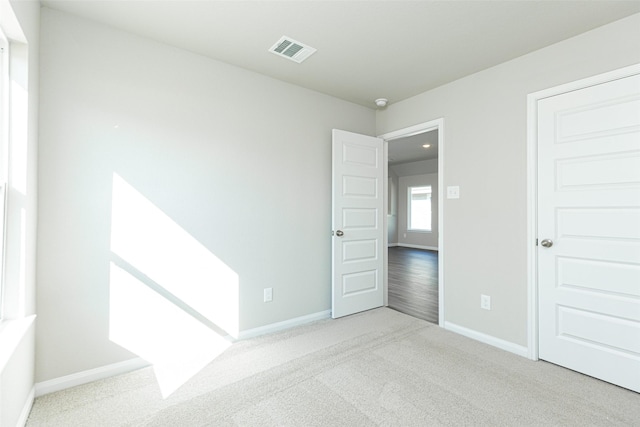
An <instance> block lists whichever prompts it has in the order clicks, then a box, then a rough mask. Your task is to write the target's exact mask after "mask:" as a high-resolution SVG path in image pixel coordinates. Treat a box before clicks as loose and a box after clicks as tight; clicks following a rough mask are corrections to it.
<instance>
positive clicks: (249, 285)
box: [36, 8, 375, 381]
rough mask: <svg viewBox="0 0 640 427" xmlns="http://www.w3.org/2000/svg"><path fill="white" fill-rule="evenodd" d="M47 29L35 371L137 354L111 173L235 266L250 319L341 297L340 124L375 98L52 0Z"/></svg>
mask: <svg viewBox="0 0 640 427" xmlns="http://www.w3.org/2000/svg"><path fill="white" fill-rule="evenodd" d="M41 32H42V37H41V40H42V46H41V52H42V55H41V67H42V68H41V69H42V70H43V73H42V79H41V122H40V124H41V138H40V151H39V158H40V170H39V172H40V175H39V184H40V190H41V191H40V206H39V214H40V217H39V220H40V222H39V233H38V260H39V262H38V277H39V283H38V316H39V317H38V329H37V348H38V353H37V365H36V366H37V372H36V373H37V381H45V380H49V379H53V378H57V377H60V376H64V375H69V374H72V373H76V372H79V371H84V370H88V369H91V368H96V367H100V366H104V365H108V364H112V363H116V362H120V361H124V360H126V359H130V358H132V357H134V354H132V353H130V352H129V351H127V350H125V349H124V348H121V347H120V346H118V345H116V344H115V343H113V342H111V341H110V337H109V332H110V331H109V326H110V325H109V322H110V316H111V315H112V313H110V302H109V298H110V264H111V262H112V261H113V259H114V254H113V253H112V247H111V244H112V240H111V239H112V238H113V236H112V232H113V229H112V222H111V220H112V218H111V215H112V212H111V209H112V197H115V195H114V194H112V193H113V189H114V187H113V185H114V173H116V174H117V175H118V176H119V177H121V178H122V179H123V180H124V181H125V182H126V183H127V185H129V186H131V187H133V188H134V189H135V191H136V192H137V193H138V194H139V195H141V197H143V198H144V199H146V200H147V201H148V202H149V203H150V204H151V205H152V206H155V207H156V208H157V211H158V212H161V213H162V214H163V215H165V216H166V217H167V218H168V219H169V220H170V221H171V222H172V223H173V224H174V225H175V226H176V227H177V228H176V229H177V230H180V231H181V232H183V238H184V239H186V240H185V241H187V240H188V241H190V242H192V243H193V245H194V246H197V247H198V248H199V250H201V251H202V250H204V251H205V252H206V253H207V256H214V257H216V258H217V259H218V260H219V261H220V262H221V263H223V264H224V265H225V266H226V267H228V268H229V269H230V270H232V271H233V272H234V273H235V274H237V277H238V279H239V290H238V292H239V295H237V296H238V298H239V307H232V308H233V310H234V311H235V312H236V313H238V312H239V313H240V314H239V319H237V321H238V322H239V329H240V330H241V331H243V330H248V329H252V328H256V327H260V326H263V325H269V324H272V323H275V322H279V321H284V320H288V319H292V318H296V317H299V316H304V315H309V314H313V313H319V312H322V311H325V310H328V309H329V308H330V296H331V287H330V282H331V277H330V274H331V273H330V265H331V259H330V254H331V246H330V243H331V239H330V234H329V231H330V230H331V218H330V213H331V209H330V205H331V129H332V128H339V129H344V130H348V131H353V132H358V133H363V134H367V135H374V134H375V113H374V112H373V110H371V109H368V108H365V107H362V106H358V105H355V104H351V103H348V102H344V101H341V100H338V99H335V98H332V97H329V96H325V95H322V94H319V93H316V92H312V91H309V90H306V89H302V88H299V87H296V86H293V85H289V84H285V83H282V82H280V81H277V80H273V79H270V78H267V77H264V76H261V75H258V74H255V73H252V72H249V71H246V70H243V69H240V68H236V67H232V66H229V65H226V64H223V63H220V62H216V61H213V60H210V59H207V58H204V57H200V56H197V55H194V54H191V53H188V52H185V51H182V50H179V49H175V48H171V47H168V46H166V45H162V44H159V43H155V42H152V41H149V40H147V39H142V38H138V37H135V36H133V35H130V34H127V33H124V32H121V31H117V30H114V29H111V28H108V27H104V26H101V25H98V24H94V23H91V22H89V21H86V20H82V19H79V18H76V17H73V16H71V15H68V14H64V13H61V12H57V11H53V10H50V9H47V8H43V9H42V27H41ZM131 214H132V215H134V214H135V212H131ZM114 215H115V213H114ZM167 218H165V220H166V219H167ZM165 222H166V221H165ZM142 225H145V224H142ZM174 228H175V227H172V232H175V230H176V229H174ZM165 231H166V230H162V229H160V230H157V233H156V234H157V235H154V236H152V237H153V239H154V241H155V240H156V239H157V240H158V241H159V242H160V244H161V245H162V246H164V247H163V250H166V251H169V253H170V252H171V251H174V252H173V253H175V254H176V255H178V256H179V255H180V251H181V250H182V249H183V248H180V247H170V242H167V241H164V240H162V239H163V235H164V232H165ZM125 237H126V236H125ZM137 237H138V236H136V230H135V229H134V230H133V232H132V233H131V238H132V239H134V240H135V239H136V238H137ZM138 243H139V241H136V244H138ZM166 246H169V247H168V248H167V247H166ZM165 255H166V253H163V255H162V256H163V257H164V256H165ZM177 259H179V258H177ZM163 260H164V258H162V259H159V260H158V261H157V262H156V265H151V267H158V268H160V267H162V268H164V267H166V265H161V264H164V263H163ZM127 261H128V260H127ZM175 262H177V261H175ZM134 267H135V266H134ZM173 267H175V268H174V272H175V271H178V272H180V271H181V270H182V271H183V272H184V273H185V280H184V281H185V286H192V285H193V283H191V282H190V281H189V279H188V278H187V276H188V273H189V271H187V270H191V268H190V267H191V266H190V265H180V263H179V262H177V265H175V266H173ZM140 269H142V268H140ZM142 270H144V269H142ZM142 273H144V274H146V275H147V276H150V275H152V274H153V272H147V271H146V270H145V271H142ZM178 279H179V278H178ZM161 280H162V278H160V279H157V280H156V282H158V281H161ZM217 285H218V284H216V283H211V286H212V287H215V286H217ZM266 287H272V288H273V302H271V303H264V302H263V288H266ZM201 290H202V291H206V292H208V291H210V289H201ZM196 291H197V289H196ZM144 309H145V307H144V305H143V304H141V306H140V313H139V316H141V317H142V316H145V311H144ZM142 318H143V317H142Z"/></svg>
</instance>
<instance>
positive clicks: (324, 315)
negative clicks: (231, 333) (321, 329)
mask: <svg viewBox="0 0 640 427" xmlns="http://www.w3.org/2000/svg"><path fill="white" fill-rule="evenodd" d="M329 317H331V310H325V311H320V312H318V313H313V314H307V315H306V316H301V317H296V318H293V319H289V320H284V321H282V322H277V323H272V324H270V325H265V326H260V327H257V328H253V329H247V330H246V331H242V332H240V335H239V337H238V339H241V340H245V339H248V338H255V337H257V336H260V335H265V334H271V333H273V332H278V331H283V330H285V329H289V328H293V327H294V326H300V325H304V324H305V323H311V322H315V321H316V320H322V319H328V318H329Z"/></svg>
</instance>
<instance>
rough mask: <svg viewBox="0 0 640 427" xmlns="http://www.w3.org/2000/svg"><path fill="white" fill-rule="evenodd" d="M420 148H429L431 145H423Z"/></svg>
mask: <svg viewBox="0 0 640 427" xmlns="http://www.w3.org/2000/svg"><path fill="white" fill-rule="evenodd" d="M422 147H423V148H429V147H431V144H424V145H423V146H422Z"/></svg>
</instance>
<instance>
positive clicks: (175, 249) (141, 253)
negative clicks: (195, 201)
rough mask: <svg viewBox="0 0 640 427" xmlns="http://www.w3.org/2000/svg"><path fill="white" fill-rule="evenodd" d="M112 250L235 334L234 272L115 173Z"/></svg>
mask: <svg viewBox="0 0 640 427" xmlns="http://www.w3.org/2000/svg"><path fill="white" fill-rule="evenodd" d="M111 251H112V252H113V253H114V254H116V255H118V256H119V257H120V258H122V259H123V260H125V261H126V262H127V263H129V264H130V265H131V266H133V267H134V268H135V269H137V270H138V271H140V272H142V273H143V274H144V275H146V276H147V277H149V278H150V279H151V280H153V281H154V282H155V283H157V284H158V285H160V286H161V287H162V288H163V289H165V290H166V291H167V292H170V293H171V294H172V295H174V296H175V297H176V298H178V299H180V300H181V301H183V302H184V303H185V304H187V305H188V306H190V307H191V308H193V309H194V310H195V311H197V312H198V313H199V314H200V315H202V316H204V317H205V318H206V319H208V320H209V321H211V322H212V323H214V324H215V325H216V326H218V327H219V328H221V329H223V330H224V331H226V332H227V333H228V334H229V335H231V336H233V337H235V338H237V337H238V329H239V312H238V310H239V307H238V306H239V291H238V282H239V279H238V275H237V274H236V272H235V271H233V270H232V269H231V268H229V267H228V266H227V265H226V264H225V263H224V262H222V261H221V260H220V259H218V258H217V257H216V256H215V255H214V254H212V253H211V252H210V251H209V250H208V249H207V248H206V247H204V246H203V245H202V244H201V243H200V242H198V241H197V240H196V239H194V238H193V237H192V236H191V235H190V234H189V233H187V232H186V231H185V230H184V229H183V228H182V227H180V226H179V225H178V224H176V223H175V222H174V221H173V220H172V219H171V218H169V217H168V216H167V215H166V214H165V213H163V212H162V211H161V210H160V209H158V208H157V207H156V206H155V205H153V204H152V203H151V202H150V201H149V200H147V199H146V198H145V197H144V196H143V195H142V194H140V193H139V192H138V191H137V190H136V189H134V188H133V187H132V186H131V185H129V184H128V183H127V182H126V181H125V180H124V179H122V178H121V177H120V176H119V175H117V174H114V176H113V204H112V216H111Z"/></svg>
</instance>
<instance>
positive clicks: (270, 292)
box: [264, 288, 273, 302]
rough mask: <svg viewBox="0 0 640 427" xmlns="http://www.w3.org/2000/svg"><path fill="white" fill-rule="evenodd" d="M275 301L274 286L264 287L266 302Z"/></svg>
mask: <svg viewBox="0 0 640 427" xmlns="http://www.w3.org/2000/svg"><path fill="white" fill-rule="evenodd" d="M271 301H273V288H264V302H271Z"/></svg>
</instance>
